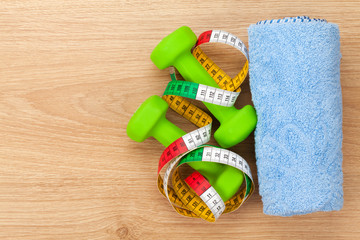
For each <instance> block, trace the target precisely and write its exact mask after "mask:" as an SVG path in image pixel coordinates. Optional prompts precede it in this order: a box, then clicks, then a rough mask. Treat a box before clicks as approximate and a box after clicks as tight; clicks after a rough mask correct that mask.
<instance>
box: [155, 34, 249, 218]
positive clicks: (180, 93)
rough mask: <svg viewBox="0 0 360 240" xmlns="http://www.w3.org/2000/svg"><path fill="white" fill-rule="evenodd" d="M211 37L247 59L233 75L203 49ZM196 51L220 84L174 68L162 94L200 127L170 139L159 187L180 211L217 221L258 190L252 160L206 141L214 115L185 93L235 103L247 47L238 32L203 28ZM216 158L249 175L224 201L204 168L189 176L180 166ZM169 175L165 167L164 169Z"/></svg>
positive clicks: (208, 100) (195, 54) (160, 168)
mask: <svg viewBox="0 0 360 240" xmlns="http://www.w3.org/2000/svg"><path fill="white" fill-rule="evenodd" d="M207 42H219V43H224V44H228V45H230V46H233V47H235V48H236V49H238V50H239V51H240V52H241V53H242V54H243V55H244V56H245V57H246V62H245V64H244V66H243V67H242V69H241V71H240V72H239V73H238V74H237V75H236V76H235V77H234V78H231V77H230V76H229V75H227V74H226V73H225V72H224V71H223V70H222V69H221V68H220V67H218V66H217V65H216V64H215V63H214V62H213V61H212V60H211V59H210V58H209V57H207V56H206V54H205V53H204V52H203V51H202V50H201V49H200V47H199V45H201V44H203V43H207ZM192 54H193V55H194V57H195V58H196V59H197V60H198V62H199V63H200V64H201V65H202V66H203V67H204V69H205V70H206V71H207V72H208V73H209V74H210V76H211V77H212V78H213V79H214V80H215V81H216V83H217V84H218V86H219V87H220V88H213V87H210V86H205V85H202V84H197V83H192V82H186V81H178V80H177V78H176V74H175V69H174V68H173V67H171V68H170V77H171V79H172V81H171V82H170V83H169V84H168V85H167V87H166V89H165V92H164V96H163V99H164V100H165V101H166V102H167V103H168V105H169V107H170V108H171V109H173V110H174V111H175V112H177V113H178V114H180V115H181V116H183V117H184V118H186V119H187V120H189V121H190V122H192V123H193V124H195V125H196V126H197V127H199V129H197V130H195V131H192V132H190V133H187V134H186V135H184V136H182V137H181V138H179V139H177V140H176V141H175V142H173V143H171V144H170V145H169V146H168V147H167V148H166V149H165V151H164V152H163V153H162V155H161V157H160V160H159V166H158V188H159V190H160V192H161V193H162V194H163V195H164V196H165V197H166V198H167V199H168V200H169V201H170V203H171V205H172V207H173V208H174V209H175V210H176V212H178V213H179V214H181V215H184V216H188V217H197V218H202V219H204V220H206V221H209V222H214V221H215V220H216V219H218V218H219V217H220V215H221V214H223V213H229V212H232V211H235V210H236V209H238V208H239V207H240V206H241V205H242V204H243V203H244V202H245V201H246V200H247V199H248V198H249V197H250V196H251V194H252V193H253V191H254V188H255V185H254V181H253V178H252V175H251V170H250V167H249V165H248V163H247V162H246V161H245V160H244V159H243V158H242V157H241V156H239V155H238V154H236V153H234V152H231V151H229V150H227V149H222V148H218V147H214V146H210V145H205V144H206V143H207V142H208V141H209V140H210V137H211V125H212V118H211V117H210V116H209V115H208V114H207V113H206V112H204V111H203V110H202V109H200V108H198V107H197V106H195V105H194V104H192V103H190V102H189V101H188V100H187V99H185V98H190V99H195V100H199V101H204V102H209V103H213V104H217V105H221V106H232V105H233V104H234V103H235V101H236V99H237V97H238V96H239V94H240V91H241V89H240V85H241V83H242V82H243V81H244V80H245V78H246V75H247V72H248V64H249V63H248V51H247V49H246V47H245V44H244V43H243V42H242V41H241V40H240V39H239V38H237V37H236V36H234V35H232V34H230V33H228V32H225V31H220V30H212V31H206V32H204V33H202V34H201V35H200V36H199V38H198V41H197V43H196V45H195V46H194V48H193V51H192ZM199 161H203V162H216V163H219V164H225V165H229V166H232V167H235V168H237V169H238V170H240V171H241V172H243V174H244V179H245V184H243V185H242V186H241V187H240V189H239V191H238V192H237V193H236V194H235V195H234V196H233V197H232V198H231V199H230V200H228V201H226V202H224V201H223V200H222V199H221V197H220V195H219V194H218V193H217V192H216V190H215V189H214V187H212V186H211V184H210V183H209V182H208V181H207V179H206V178H205V177H204V176H202V175H201V174H200V173H199V172H197V171H194V172H193V173H192V174H190V175H189V176H187V177H186V178H185V180H183V177H182V175H181V171H180V170H181V166H182V165H184V164H186V163H189V162H199ZM165 166H166V170H165V173H164V177H163V178H162V177H161V174H160V173H161V170H162V169H165Z"/></svg>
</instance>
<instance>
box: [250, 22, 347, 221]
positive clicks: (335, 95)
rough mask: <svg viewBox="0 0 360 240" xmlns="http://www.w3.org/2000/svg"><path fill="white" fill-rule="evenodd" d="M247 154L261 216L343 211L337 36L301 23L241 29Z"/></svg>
mask: <svg viewBox="0 0 360 240" xmlns="http://www.w3.org/2000/svg"><path fill="white" fill-rule="evenodd" d="M248 32H249V50H250V87H251V92H252V98H253V102H254V106H255V109H256V111H257V115H258V123H257V127H256V131H255V153H256V162H257V168H258V179H259V191H260V195H261V197H262V201H263V207H264V208H263V210H264V213H265V214H269V215H278V216H292V215H298V214H307V213H311V212H316V211H332V210H340V209H341V208H342V206H343V190H342V182H343V174H342V150H341V147H342V99H341V86H340V59H341V54H340V37H339V29H338V26H337V25H336V24H332V23H328V22H326V21H325V20H320V19H310V18H308V17H295V18H285V19H279V20H271V21H261V22H258V23H257V24H254V25H251V26H250V27H249V30H248Z"/></svg>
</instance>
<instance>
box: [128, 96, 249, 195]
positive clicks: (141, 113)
mask: <svg viewBox="0 0 360 240" xmlns="http://www.w3.org/2000/svg"><path fill="white" fill-rule="evenodd" d="M167 109H168V104H167V103H166V102H165V100H163V99H162V98H160V97H159V96H151V97H149V98H148V99H147V100H146V101H145V102H143V104H142V105H141V106H140V107H139V108H138V110H137V111H136V112H135V114H134V115H133V116H132V118H131V119H130V121H129V123H128V125H127V129H126V132H127V135H128V136H129V137H130V138H131V139H133V140H134V141H137V142H142V141H144V140H145V139H147V138H149V137H154V138H155V139H156V140H158V141H159V142H160V143H161V144H163V145H164V146H165V147H167V146H169V145H170V144H171V143H172V142H174V141H175V140H177V139H178V138H180V137H182V136H183V135H185V134H186V132H184V131H183V130H182V129H180V128H179V127H177V126H176V125H174V124H173V123H171V122H170V121H169V120H168V119H166V117H165V114H166V111H167ZM188 164H189V165H190V166H191V167H192V168H194V169H195V170H197V171H198V172H200V173H201V174H202V175H203V176H204V177H205V178H206V179H207V180H208V181H209V183H210V184H211V185H212V186H213V187H214V188H215V190H216V191H217V192H218V193H219V195H220V196H221V198H222V199H223V200H224V201H227V200H229V199H230V198H231V197H232V196H233V195H234V194H235V193H236V192H237V191H238V190H239V188H240V186H241V184H242V183H243V181H244V175H243V173H242V172H241V171H239V170H238V169H236V168H233V167H231V166H227V165H223V164H219V163H213V162H189V163H188Z"/></svg>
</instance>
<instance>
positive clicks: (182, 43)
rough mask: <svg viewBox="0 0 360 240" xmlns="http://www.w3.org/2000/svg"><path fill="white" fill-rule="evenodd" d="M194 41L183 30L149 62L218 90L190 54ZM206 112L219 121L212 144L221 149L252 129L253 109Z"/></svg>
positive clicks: (214, 108) (164, 43) (187, 30)
mask: <svg viewBox="0 0 360 240" xmlns="http://www.w3.org/2000/svg"><path fill="white" fill-rule="evenodd" d="M196 41H197V38H196V35H195V34H194V33H193V31H192V30H191V29H190V28H189V27H186V26H183V27H181V28H179V29H177V30H175V31H174V32H173V33H171V34H170V35H168V36H167V37H165V38H164V39H163V40H162V41H161V42H160V43H159V44H158V45H157V46H156V47H155V49H154V50H153V52H152V53H151V60H152V61H153V62H154V64H155V65H156V66H157V67H158V68H159V69H164V68H167V67H169V66H174V67H176V69H177V70H178V71H179V72H180V74H181V75H182V76H183V77H184V79H185V80H187V81H190V82H195V83H199V84H203V85H208V86H212V87H217V88H219V86H218V85H217V84H216V82H215V81H214V80H213V79H212V78H211V76H210V75H209V74H208V73H207V71H206V70H205V69H204V68H203V67H202V66H201V64H200V63H199V62H198V61H197V60H196V59H195V57H194V56H193V55H192V54H191V48H192V47H193V46H194V45H195V43H196ZM204 104H205V106H206V107H207V108H208V109H209V111H210V112H211V113H212V114H213V115H214V116H215V117H216V118H217V119H218V120H219V122H220V127H219V128H218V129H217V131H216V132H215V133H214V137H215V140H216V141H217V142H218V143H219V144H220V146H222V147H224V148H228V147H232V146H234V145H236V144H238V143H239V142H241V141H243V140H244V139H245V138H247V137H248V136H249V134H250V133H251V132H252V131H253V130H254V129H255V126H256V122H257V117H256V112H255V109H254V108H253V107H252V106H250V105H246V106H244V107H243V108H242V109H239V110H238V109H236V108H235V107H223V106H218V105H215V104H212V103H205V102H204Z"/></svg>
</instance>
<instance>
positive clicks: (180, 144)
mask: <svg viewBox="0 0 360 240" xmlns="http://www.w3.org/2000/svg"><path fill="white" fill-rule="evenodd" d="M186 151H188V148H187V147H186V144H185V142H184V140H183V139H182V138H179V139H177V140H176V141H175V142H173V143H171V144H170V145H169V146H168V147H167V148H166V149H165V151H164V152H163V153H162V154H161V157H160V161H159V167H158V173H159V172H160V171H161V169H162V168H163V167H164V166H165V165H166V164H167V163H168V162H169V161H170V160H171V159H173V158H175V157H177V156H179V155H180V154H183V153H184V152H186Z"/></svg>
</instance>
